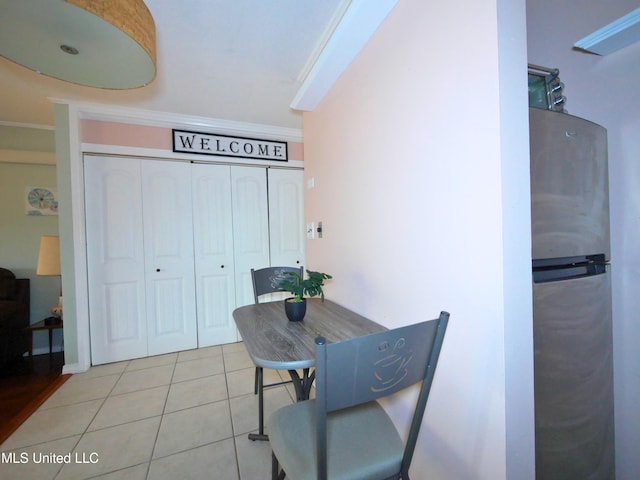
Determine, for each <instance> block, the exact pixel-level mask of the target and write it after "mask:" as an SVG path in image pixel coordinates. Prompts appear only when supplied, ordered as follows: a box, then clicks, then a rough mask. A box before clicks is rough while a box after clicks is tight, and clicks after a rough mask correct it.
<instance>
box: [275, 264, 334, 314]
mask: <svg viewBox="0 0 640 480" xmlns="http://www.w3.org/2000/svg"><path fill="white" fill-rule="evenodd" d="M284 275H287V277H286V278H283V279H282V280H280V282H279V283H278V288H280V289H282V290H283V291H286V292H291V293H292V294H293V297H289V298H287V299H285V301H284V311H285V313H286V314H287V318H288V319H289V320H291V321H292V322H299V321H300V320H302V319H303V318H304V314H305V313H306V311H307V299H306V298H304V296H305V295H308V296H309V297H315V296H317V295H320V298H322V300H323V301H324V292H323V291H322V287H323V286H324V281H325V280H328V279H330V278H332V277H331V275H329V274H327V273H322V272H312V271H311V270H307V278H304V279H303V278H302V277H300V275H298V274H297V273H295V272H284Z"/></svg>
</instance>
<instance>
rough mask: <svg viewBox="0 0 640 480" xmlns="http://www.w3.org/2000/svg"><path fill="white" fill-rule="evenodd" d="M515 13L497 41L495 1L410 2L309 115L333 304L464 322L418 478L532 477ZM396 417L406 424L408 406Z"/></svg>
mask: <svg viewBox="0 0 640 480" xmlns="http://www.w3.org/2000/svg"><path fill="white" fill-rule="evenodd" d="M499 3H500V6H502V5H503V4H506V3H507V2H504V3H503V2H499ZM509 3H510V5H509V8H508V9H504V10H500V12H501V17H500V22H505V23H506V24H508V25H509V27H508V29H507V30H508V35H505V36H500V38H498V37H499V36H498V35H497V33H496V32H497V25H498V21H499V17H498V7H499V5H497V4H496V3H495V2H476V1H473V0H456V1H451V2H444V3H443V2H425V1H424V0H404V1H402V2H399V3H398V5H397V6H396V7H395V9H394V10H393V11H392V12H391V14H390V15H389V17H388V18H387V19H386V20H385V22H384V23H383V24H382V25H381V27H380V28H379V30H378V31H377V32H376V34H375V35H374V37H373V38H372V39H371V40H370V42H369V43H368V45H367V46H366V47H365V48H364V49H363V51H362V52H361V53H360V54H359V56H358V57H357V58H356V60H355V61H354V62H353V63H352V65H351V66H350V67H349V68H348V70H347V71H346V72H345V73H344V74H343V76H342V77H341V78H340V79H339V80H338V82H337V83H336V84H335V85H334V87H333V88H332V90H331V91H330V92H329V94H328V95H327V97H325V99H324V100H323V101H322V102H321V104H320V105H319V106H318V108H317V109H316V110H315V111H313V112H311V113H307V114H305V117H304V129H305V167H306V168H305V176H306V178H307V180H309V179H311V178H313V179H314V181H315V187H314V188H312V189H309V190H307V197H306V199H305V204H306V215H307V221H322V222H323V226H324V232H323V238H322V239H316V240H312V241H309V242H308V244H307V260H308V264H309V268H311V269H315V270H321V271H324V272H328V273H331V274H332V275H334V280H332V281H331V282H329V283H328V287H327V290H326V291H327V295H328V296H329V297H330V298H332V299H334V300H336V301H337V302H338V303H341V304H343V305H346V306H348V307H349V308H352V309H354V310H356V311H358V312H359V313H361V314H363V315H365V316H368V317H369V318H372V319H373V320H376V321H378V322H380V323H382V324H384V325H386V326H389V327H393V326H399V325H403V324H407V323H411V322H414V321H418V320H422V319H426V318H433V317H435V316H437V315H438V313H439V311H440V310H448V311H450V313H451V321H450V324H449V330H448V332H447V337H446V339H445V345H444V348H443V353H442V357H441V363H440V365H439V367H438V372H437V374H436V380H435V383H434V388H433V390H432V396H431V399H430V403H429V405H428V407H427V414H426V417H425V421H424V424H423V430H422V433H421V437H420V440H419V444H418V448H417V452H416V456H415V458H414V463H413V469H412V478H415V479H421V478H429V479H435V480H438V479H443V480H444V479H447V480H450V479H466V478H468V479H472V478H473V479H492V480H495V479H503V478H514V479H516V478H517V479H519V480H521V479H527V478H533V468H532V465H533V421H532V419H533V398H532V392H533V390H532V384H533V378H532V368H531V364H532V349H531V284H530V245H529V242H530V240H529V237H530V225H529V176H528V161H529V160H528V135H527V120H526V113H527V106H526V86H525V84H524V82H525V81H526V66H525V64H526V56H525V37H524V35H525V34H524V2H513V1H511V2H509ZM498 42H510V43H511V48H507V49H505V51H504V53H501V56H502V58H499V56H498ZM514 46H515V47H514ZM509 65H511V66H509ZM517 71H519V72H520V74H519V76H518V74H517V73H514V72H517ZM514 78H515V79H516V80H515V82H514ZM500 87H502V88H503V89H504V91H505V92H507V93H505V95H507V96H508V97H509V98H510V99H511V100H512V101H513V103H512V104H511V109H509V102H501V98H500ZM504 131H508V132H509V133H510V134H511V136H510V137H509V138H506V137H504V136H505V133H504ZM503 137H504V138H503ZM507 229H508V232H507V231H506V230H507ZM507 281H509V283H507ZM507 332H509V334H510V335H512V338H514V339H515V340H513V341H512V340H510V339H509V338H506V335H507ZM514 369H518V370H519V372H518V373H519V375H516V372H515V371H514ZM507 390H508V391H507ZM517 398H519V399H521V403H520V405H519V408H515V405H513V403H512V402H514V401H516V400H515V399H517ZM387 406H388V408H389V410H390V411H391V412H392V414H393V416H394V419H395V420H396V421H397V423H398V424H399V425H401V424H403V422H405V421H406V420H407V418H406V417H407V414H408V409H409V399H408V398H407V397H406V396H401V397H400V398H397V399H395V401H393V402H391V403H390V404H388V405H387ZM513 425H517V431H516V430H514V427H513ZM507 439H509V442H511V444H510V445H507ZM516 456H520V457H521V458H519V459H517V458H515V457H516ZM507 457H509V458H507Z"/></svg>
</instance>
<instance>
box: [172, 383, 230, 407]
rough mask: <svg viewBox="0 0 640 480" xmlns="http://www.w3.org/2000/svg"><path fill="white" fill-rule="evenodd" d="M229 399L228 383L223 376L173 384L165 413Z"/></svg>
mask: <svg viewBox="0 0 640 480" xmlns="http://www.w3.org/2000/svg"><path fill="white" fill-rule="evenodd" d="M227 398H228V395H227V381H226V379H225V376H224V375H222V374H220V375H211V376H209V377H203V378H196V379H194V380H187V381H185V382H179V383H173V384H171V389H170V390H169V396H168V398H167V404H166V407H165V413H170V412H175V411H177V410H184V409H186V408H191V407H196V406H198V405H205V404H207V403H213V402H219V401H221V400H226V399H227Z"/></svg>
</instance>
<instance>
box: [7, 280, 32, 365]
mask: <svg viewBox="0 0 640 480" xmlns="http://www.w3.org/2000/svg"><path fill="white" fill-rule="evenodd" d="M29 302H30V285H29V279H28V278H16V276H15V275H14V273H13V272H12V271H10V270H7V269H5V268H0V366H4V365H5V364H6V363H7V362H8V361H9V360H11V359H12V358H14V357H19V356H21V355H22V354H23V353H24V352H26V350H27V338H26V334H25V331H24V328H25V327H27V326H29Z"/></svg>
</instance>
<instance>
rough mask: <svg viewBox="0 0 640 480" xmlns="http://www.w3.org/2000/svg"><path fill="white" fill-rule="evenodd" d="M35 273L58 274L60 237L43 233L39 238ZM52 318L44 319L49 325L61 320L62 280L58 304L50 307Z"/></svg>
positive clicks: (43, 274) (44, 274)
mask: <svg viewBox="0 0 640 480" xmlns="http://www.w3.org/2000/svg"><path fill="white" fill-rule="evenodd" d="M36 274H37V275H42V276H60V274H61V272H60V237H58V236H56V235H43V236H42V237H41V238H40V252H39V254H38V268H37V270H36ZM51 314H52V315H53V319H47V320H45V323H47V322H48V324H49V325H51V324H56V323H60V321H61V320H62V281H61V282H60V297H59V298H58V304H57V305H54V306H53V307H51Z"/></svg>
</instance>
